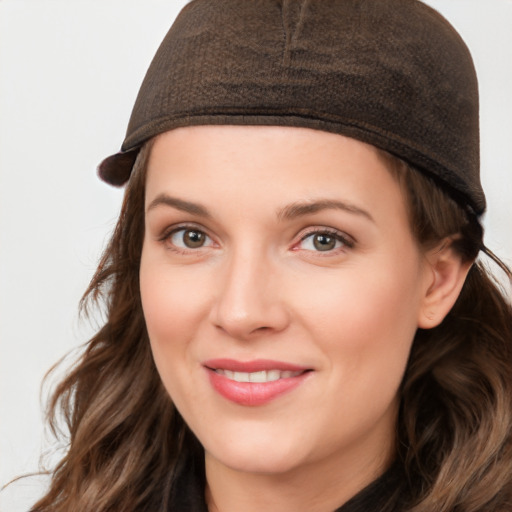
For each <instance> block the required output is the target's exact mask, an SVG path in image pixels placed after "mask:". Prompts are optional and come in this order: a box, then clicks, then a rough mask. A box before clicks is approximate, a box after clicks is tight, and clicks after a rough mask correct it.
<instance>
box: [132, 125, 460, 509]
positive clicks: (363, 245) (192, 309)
mask: <svg viewBox="0 0 512 512" xmlns="http://www.w3.org/2000/svg"><path fill="white" fill-rule="evenodd" d="M170 197H172V198H173V199H172V200H169V198H170ZM175 199H178V200H179V201H175ZM180 201H181V202H180ZM335 201H338V202H339V201H341V202H342V203H343V204H342V205H340V204H336V205H334V202H335ZM184 202H186V203H184ZM317 202H318V203H319V206H318V208H316V211H315V209H312V208H307V207H303V206H304V205H306V206H307V205H311V204H312V203H317ZM191 204H192V205H194V207H191ZM198 205H199V207H197V206H198ZM290 205H295V206H297V205H301V207H300V208H297V207H296V208H291V207H290ZM184 208H185V209H184ZM203 210H207V212H208V215H204V213H205V212H204V211H203ZM187 228H188V229H192V230H194V231H195V232H196V233H197V232H198V231H199V232H201V233H203V235H201V236H203V239H202V240H203V241H204V243H203V242H201V241H200V242H199V245H197V246H194V247H190V244H189V246H187V243H188V241H189V239H187V238H186V237H185V238H184V235H185V236H186V235H187V232H186V229H187ZM315 232H317V233H316V234H315ZM326 232H327V233H326ZM188 233H190V231H189V232H188ZM318 233H321V234H322V233H323V234H324V235H325V236H327V237H331V238H330V239H329V240H328V242H329V243H324V245H322V244H319V241H323V242H325V241H326V239H325V238H324V239H321V236H322V235H321V234H320V235H318ZM333 233H335V234H333ZM319 236H320V238H319ZM337 237H339V239H338V238H337ZM333 240H334V241H333ZM195 241H196V242H197V239H196V240H195ZM315 241H316V244H315ZM201 244H202V245H201ZM318 247H320V248H322V249H327V250H318ZM466 271H467V269H465V268H462V267H461V265H460V263H458V260H457V258H455V257H454V256H453V254H451V251H449V249H443V250H438V251H437V252H432V254H424V253H423V252H422V251H421V250H420V248H419V247H418V245H417V243H416V241H415V240H414V238H413V236H412V234H411V230H410V227H409V221H408V217H407V212H406V207H405V202H404V198H403V195H402V191H401V189H400V187H399V185H398V184H397V182H396V181H395V179H394V178H393V177H392V175H391V174H390V173H389V171H388V170H387V168H386V165H385V163H384V161H383V160H382V159H381V157H380V156H379V153H378V152H377V151H376V150H375V148H373V147H372V146H369V145H366V144H363V143H361V142H358V141H356V140H353V139H350V138H346V137H342V136H340V135H335V134H329V133H326V132H320V131H314V130H309V129H302V128H281V127H249V126H242V127H233V126H216V127H214V126H201V127H187V128H180V129H177V130H173V131H171V132H167V133H164V134H162V135H161V136H159V137H158V138H157V140H156V141H155V144H154V146H153V148H152V151H151V155H150V160H149V164H148V176H147V189H146V234H145V240H144V246H143V251H142V260H141V268H140V286H141V295H142V304H143V309H144V315H145V318H146V323H147V328H148V333H149V337H150V341H151V347H152V351H153V355H154V359H155V362H156V365H157V368H158V371H159V373H160V375H161V378H162V381H163V383H164V385H165V387H166V389H167V391H168V392H169V394H170V396H171V398H172V400H173V402H174V403H175V404H176V406H177V408H178V410H179V411H180V413H181V414H182V416H183V417H184V419H185V421H186V422H187V424H188V425H189V426H190V428H191V429H192V430H193V432H194V433H195V434H196V435H197V437H198V439H199V440H200V441H201V443H202V445H203V446H204V448H205V453H206V459H205V463H206V473H207V481H208V487H207V490H206V496H207V501H208V504H209V509H210V510H211V511H216V510H218V511H222V512H231V511H233V512H234V511H239V510H245V511H249V512H250V511H260V510H266V511H274V510H275V511H281V512H282V511H296V510H308V511H313V512H315V511H318V512H321V511H332V510H334V509H335V508H336V507H339V506H340V505H341V504H343V503H344V502H345V501H347V500H348V499H349V498H350V497H351V496H353V495H354V494H356V493H357V492H358V491H359V490H361V489H362V488H363V487H364V486H366V485H367V484H368V483H370V482H371V481H372V480H373V479H375V478H376V477H377V476H378V475H380V474H381V473H382V472H383V471H384V470H385V469H386V468H387V467H388V466H389V464H390V462H391V461H392V459H393V454H394V429H395V425H396V418H397V408H398V398H397V393H398V388H399V386H400V382H401V380H402V376H403V373H404V369H405V367H406V363H407V359H408V355H409V351H410V348H411V343H412V340H413V337H414V333H415V331H416V329H417V327H418V326H422V327H431V326H434V325H436V324H437V323H439V321H440V320H441V319H442V317H443V316H444V314H446V312H447V311H448V310H449V308H450V307H451V305H452V304H453V302H454V300H455V299H456V296H457V295H458V291H459V290H460V286H462V282H463V279H464V276H465V272H466ZM213 358H231V359H235V360H238V361H251V360H254V359H271V360H277V361H284V362H288V363H292V364H297V365H300V366H303V367H307V368H308V369H310V370H311V371H310V372H308V375H307V378H305V379H303V381H302V382H301V384H300V385H299V386H298V387H296V388H294V389H293V390H291V391H290V392H288V393H286V394H283V395H280V396H278V397H277V398H276V399H274V400H272V401H270V402H269V403H265V404H263V405H259V406H253V407H251V406H244V405H240V404H237V403H233V402H232V401H230V400H227V399H226V398H225V397H223V396H221V395H220V394H219V393H218V392H217V391H215V390H214V389H213V387H212V386H211V384H210V381H209V379H208V375H207V373H208V372H207V370H206V369H205V367H204V361H207V360H209V359H213Z"/></svg>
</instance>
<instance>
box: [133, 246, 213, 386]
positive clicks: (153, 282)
mask: <svg viewBox="0 0 512 512" xmlns="http://www.w3.org/2000/svg"><path fill="white" fill-rule="evenodd" d="M198 282H201V281H198V279H197V276H193V275H190V273H187V272H180V271H179V269H176V268H175V267H172V266H170V265H168V264H166V263H165V262H161V261H158V259H156V258H154V257H153V256H152V254H149V255H147V254H145V252H144V251H143V253H142V260H141V268H140V291H141V300H142V308H143V311H144V318H145V321H146V327H147V331H148V335H149V339H150V343H151V349H152V352H153V357H154V360H155V364H156V366H157V368H158V370H159V372H160V374H161V376H162V380H163V381H164V384H165V385H166V387H168V384H169V382H167V380H168V378H167V377H166V376H167V375H170V374H174V373H175V369H176V368H179V367H181V366H182V363H183V361H184V359H185V358H187V357H190V354H189V353H188V352H187V350H186V348H187V345H188V344H189V342H190V340H191V339H193V338H194V333H195V332H196V330H197V329H198V327H199V319H200V317H201V316H202V315H203V313H202V312H203V311H204V310H205V307H204V304H205V302H206V297H205V295H204V287H203V286H198Z"/></svg>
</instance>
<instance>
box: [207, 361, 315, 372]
mask: <svg viewBox="0 0 512 512" xmlns="http://www.w3.org/2000/svg"><path fill="white" fill-rule="evenodd" d="M203 365H204V366H205V367H207V368H209V369H211V370H220V369H222V370H230V371H232V372H246V373H252V372H261V371H269V370H280V371H283V372H284V371H290V372H300V371H306V370H310V369H311V368H308V367H307V366H301V365H297V364H292V363H287V362H284V361H273V360H271V359H253V360H252V361H237V360H235V359H225V358H223V359H209V360H208V361H204V363H203Z"/></svg>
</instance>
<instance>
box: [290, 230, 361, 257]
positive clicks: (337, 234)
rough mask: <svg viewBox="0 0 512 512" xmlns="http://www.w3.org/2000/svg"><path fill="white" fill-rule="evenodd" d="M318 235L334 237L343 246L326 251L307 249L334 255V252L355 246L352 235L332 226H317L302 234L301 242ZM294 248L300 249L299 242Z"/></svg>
mask: <svg viewBox="0 0 512 512" xmlns="http://www.w3.org/2000/svg"><path fill="white" fill-rule="evenodd" d="M316 235H325V236H326V237H329V238H333V239H334V240H335V241H336V242H340V243H341V247H335V248H333V249H330V250H326V251H320V250H318V251H314V250H311V249H305V250H310V251H311V252H317V253H322V252H325V253H326V255H332V254H333V253H336V254H337V253H338V252H339V251H344V250H347V249H352V248H354V246H355V241H354V240H353V239H352V238H351V237H349V236H348V235H346V234H345V233H342V232H341V231H338V230H336V229H332V228H316V229H312V230H309V231H307V232H306V233H304V234H303V235H302V236H301V238H300V241H299V244H301V243H303V242H304V241H305V240H307V239H308V238H312V237H314V236H316ZM294 249H295V250H300V247H298V244H297V245H295V246H294Z"/></svg>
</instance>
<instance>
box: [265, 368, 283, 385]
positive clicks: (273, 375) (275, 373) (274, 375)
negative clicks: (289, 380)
mask: <svg viewBox="0 0 512 512" xmlns="http://www.w3.org/2000/svg"><path fill="white" fill-rule="evenodd" d="M280 378H281V372H280V371H279V370H269V371H268V372H267V381H268V382H272V381H274V380H279V379H280Z"/></svg>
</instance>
